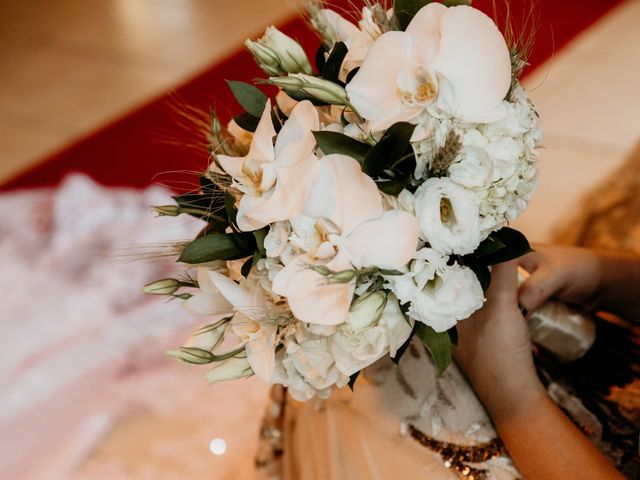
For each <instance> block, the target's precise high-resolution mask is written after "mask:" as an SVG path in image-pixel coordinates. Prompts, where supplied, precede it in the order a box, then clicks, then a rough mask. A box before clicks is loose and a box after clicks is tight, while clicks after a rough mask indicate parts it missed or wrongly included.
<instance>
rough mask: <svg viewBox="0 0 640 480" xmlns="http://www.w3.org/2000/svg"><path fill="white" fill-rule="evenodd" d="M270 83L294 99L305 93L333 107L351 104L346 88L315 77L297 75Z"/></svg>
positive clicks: (273, 80)
mask: <svg viewBox="0 0 640 480" xmlns="http://www.w3.org/2000/svg"><path fill="white" fill-rule="evenodd" d="M269 83H270V84H271V85H276V86H277V87H280V88H282V89H283V90H284V91H285V92H286V93H287V94H289V95H290V96H292V97H293V98H296V93H298V94H300V93H303V94H307V95H309V96H310V97H313V98H315V99H317V100H320V101H321V102H325V103H329V104H331V105H348V103H349V97H348V96H347V92H346V91H345V89H344V88H342V87H341V86H340V85H338V84H337V83H334V82H330V81H329V80H324V79H322V78H318V77H314V76H313V75H304V74H302V73H295V74H291V75H288V76H286V77H276V78H270V79H269ZM298 96H299V95H298Z"/></svg>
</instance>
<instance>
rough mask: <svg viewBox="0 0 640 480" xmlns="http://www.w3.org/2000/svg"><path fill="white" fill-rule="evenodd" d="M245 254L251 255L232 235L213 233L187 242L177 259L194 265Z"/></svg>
mask: <svg viewBox="0 0 640 480" xmlns="http://www.w3.org/2000/svg"><path fill="white" fill-rule="evenodd" d="M247 255H251V252H249V253H247V252H246V251H245V250H243V249H242V248H241V247H240V246H239V245H238V243H237V242H236V241H235V240H234V237H233V235H228V234H225V233H213V234H211V235H206V236H204V237H200V238H196V239H195V240H194V241H193V242H191V243H190V244H188V245H187V246H186V247H185V248H184V250H183V251H182V253H181V254H180V257H179V258H178V261H179V262H182V263H188V264H191V265H195V264H198V263H206V262H212V261H214V260H236V259H238V258H243V257H246V256H247Z"/></svg>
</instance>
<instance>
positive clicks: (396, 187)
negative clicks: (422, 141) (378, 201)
mask: <svg viewBox="0 0 640 480" xmlns="http://www.w3.org/2000/svg"><path fill="white" fill-rule="evenodd" d="M415 128H416V126H415V125H412V124H410V123H407V122H398V123H395V124H393V125H391V126H390V127H389V128H388V129H387V131H386V132H385V133H384V135H383V136H382V138H381V139H380V141H379V142H378V143H376V144H375V145H374V146H373V147H372V148H371V150H370V151H369V153H368V154H367V156H366V157H365V159H364V161H363V164H362V169H363V171H364V172H365V173H366V174H367V175H369V176H370V177H372V178H373V179H374V180H375V181H376V183H377V184H378V188H379V189H380V190H381V191H383V192H384V193H388V194H390V195H398V194H399V193H400V192H401V191H402V189H403V188H405V187H406V186H407V184H408V183H409V182H410V181H411V178H412V176H413V173H414V171H415V168H416V157H415V154H414V153H413V147H412V146H411V143H410V140H411V135H412V134H413V131H414V129H415Z"/></svg>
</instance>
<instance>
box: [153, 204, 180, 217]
mask: <svg viewBox="0 0 640 480" xmlns="http://www.w3.org/2000/svg"><path fill="white" fill-rule="evenodd" d="M152 208H153V211H154V212H156V213H157V214H158V215H161V216H165V217H177V216H178V215H180V213H181V211H180V207H178V206H177V205H160V206H157V207H152Z"/></svg>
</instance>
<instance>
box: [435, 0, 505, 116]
mask: <svg viewBox="0 0 640 480" xmlns="http://www.w3.org/2000/svg"><path fill="white" fill-rule="evenodd" d="M433 67H434V69H435V70H436V71H437V72H438V73H439V75H440V76H441V77H444V78H445V79H446V81H447V82H449V84H450V85H451V91H452V92H453V97H454V98H453V102H452V100H451V99H449V101H448V102H447V103H446V104H445V103H441V102H440V101H438V105H439V106H441V107H442V108H443V109H445V110H446V111H447V112H448V113H450V114H452V115H455V116H456V117H458V118H460V119H462V120H466V121H474V122H485V121H487V119H489V118H490V119H495V116H496V112H494V110H495V109H496V108H498V107H499V105H500V103H501V102H502V100H504V98H505V97H506V95H507V92H508V91H509V87H510V85H511V57H510V55H509V49H508V48H507V45H506V42H505V40H504V37H503V36H502V34H501V33H500V31H499V30H498V28H497V27H496V25H495V23H494V22H493V21H492V20H491V19H490V18H489V17H488V16H486V15H485V14H484V13H482V12H481V11H480V10H477V9H475V8H471V7H468V6H464V5H462V6H458V7H452V8H448V9H446V11H445V12H444V13H443V14H442V18H441V24H440V49H439V51H438V54H437V56H436V58H435V59H434V61H433ZM452 103H453V104H452ZM491 113H492V115H491V116H490V117H489V116H488V115H489V114H491Z"/></svg>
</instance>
